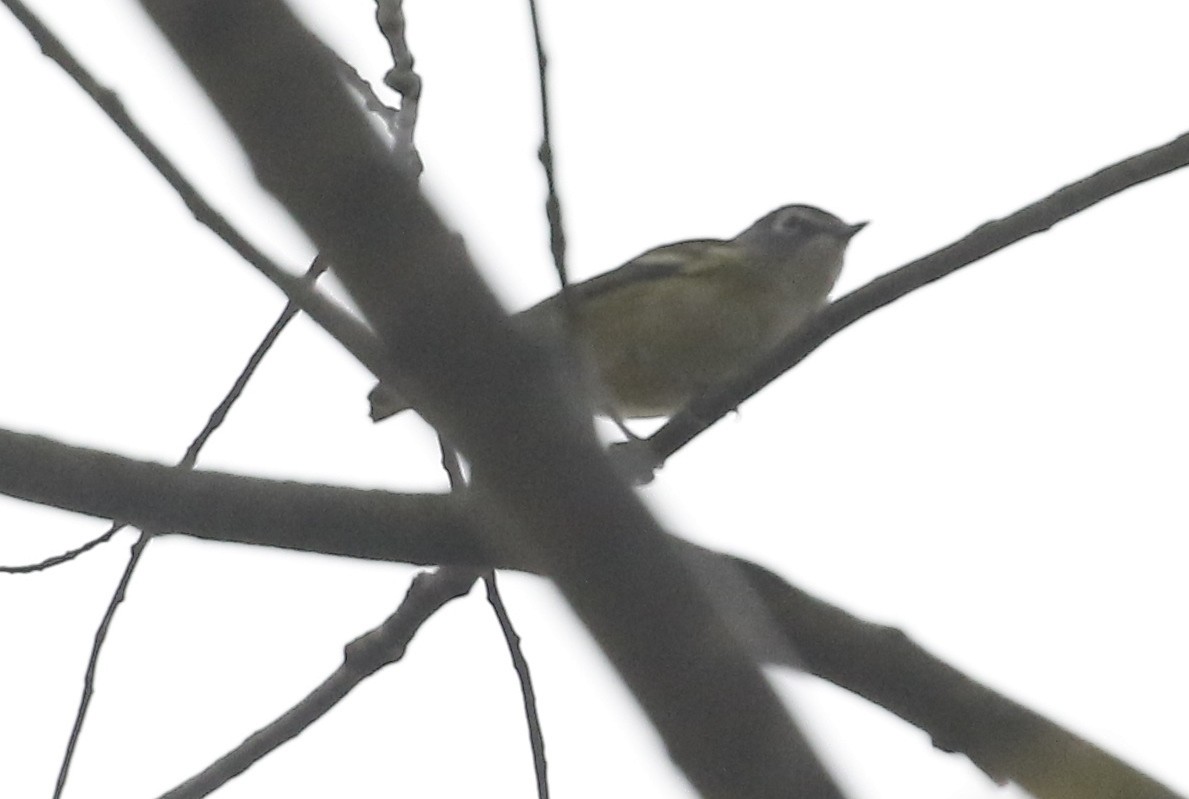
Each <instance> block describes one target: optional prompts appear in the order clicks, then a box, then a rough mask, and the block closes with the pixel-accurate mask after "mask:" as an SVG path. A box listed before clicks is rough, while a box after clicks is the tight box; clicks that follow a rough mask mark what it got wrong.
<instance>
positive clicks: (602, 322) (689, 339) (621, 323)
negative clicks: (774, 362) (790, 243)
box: [584, 285, 793, 418]
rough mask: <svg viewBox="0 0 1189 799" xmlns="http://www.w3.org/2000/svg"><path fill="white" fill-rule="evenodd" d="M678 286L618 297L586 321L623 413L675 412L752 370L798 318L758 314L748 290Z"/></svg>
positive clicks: (607, 385) (593, 350)
mask: <svg viewBox="0 0 1189 799" xmlns="http://www.w3.org/2000/svg"><path fill="white" fill-rule="evenodd" d="M680 288H682V290H681V291H671V292H669V293H668V294H667V295H666V296H664V297H661V298H658V297H657V296H656V294H655V292H641V293H640V295H639V296H638V297H635V298H624V297H620V298H618V299H617V301H616V303H615V306H616V307H615V314H614V315H613V316H612V315H608V318H598V317H597V316H591V317H589V318H588V319H587V320H584V321H585V322H587V324H585V325H584V327H585V330H584V332H585V334H586V335H585V339H586V344H587V347H588V355H589V356H590V357H591V358H592V360H593V362H594V364H595V367H596V371H597V373H598V377H599V379H600V382H601V383H602V389H603V391H602V392H601V393H602V394H603V395H604V397H605V398H606V399H607V400H609V402H610V404H611V405H612V406H613V408H614V410H616V412H618V413H619V414H620V415H621V416H623V417H627V418H632V417H649V416H667V415H671V414H672V413H674V412H676V411H677V410H679V409H680V408H681V407H682V406H683V405H685V404H686V403H687V402H688V401H689V400H691V399H693V397H695V396H696V395H697V394H699V393H701V392H703V391H705V390H706V389H708V388H710V387H711V386H713V385H715V384H717V383H721V382H722V381H724V380H726V379H728V378H730V377H733V376H734V375H736V374H738V373H739V372H740V371H742V370H743V369H745V368H747V367H748V366H749V365H751V364H752V363H753V362H754V361H755V360H756V358H758V357H759V356H760V355H762V354H764V353H766V352H767V351H768V350H770V349H771V347H772V346H773V345H775V344H776V343H777V342H778V341H779V340H780V339H781V338H782V337H783V336H784V334H785V333H787V332H788V330H790V329H791V324H790V322H792V321H793V320H790V319H789V318H788V317H786V316H784V315H783V314H782V315H781V317H780V318H779V319H770V318H762V315H759V314H756V313H755V312H754V310H755V307H756V306H755V305H754V303H753V302H751V301H750V299H749V298H748V297H747V296H746V295H743V296H740V297H739V298H737V300H736V301H731V302H724V301H723V299H722V297H721V294H720V293H719V292H709V291H702V290H701V289H700V287H699V286H697V285H693V286H687V287H680ZM658 299H660V300H663V302H660V301H658ZM625 300H627V301H625ZM592 310H594V311H595V312H596V313H597V310H598V309H597V308H595V309H592ZM790 310H792V309H790Z"/></svg>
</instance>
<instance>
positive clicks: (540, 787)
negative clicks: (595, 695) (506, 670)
mask: <svg viewBox="0 0 1189 799" xmlns="http://www.w3.org/2000/svg"><path fill="white" fill-rule="evenodd" d="M483 582H484V584H485V585H486V586H487V603H488V604H489V605H491V609H492V611H493V612H494V613H495V617H496V618H497V619H499V623H500V631H501V632H503V634H504V644H505V646H507V647H508V654H509V655H511V656H512V668H513V669H515V670H516V678H517V680H519V682H520V696H521V698H522V699H523V701H524V718H525V721H527V722H528V739H529V742H530V743H531V745H532V752H533V773H534V774H535V775H536V777H537V796H538V798H539V799H549V777H548V774H547V762H546V760H545V736H544V735H543V734H542V733H541V716H540V714H539V713H538V712H537V693H536V691H534V690H533V677H532V673H531V672H530V671H529V666H528V658H526V657H525V656H524V651H523V650H522V649H521V647H520V635H519V634H518V633H517V632H516V628H515V627H514V626H513V625H512V617H511V616H510V615H509V614H508V608H507V607H506V606H505V605H504V599H503V597H502V596H500V591H499V587H498V586H497V585H496V582H495V572H494V571H489V572H487V573H486V574H484V575H483Z"/></svg>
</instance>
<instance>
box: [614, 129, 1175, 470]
mask: <svg viewBox="0 0 1189 799" xmlns="http://www.w3.org/2000/svg"><path fill="white" fill-rule="evenodd" d="M1186 165H1189V133H1187V134H1183V135H1181V136H1178V137H1177V138H1176V139H1174V140H1172V141H1170V142H1169V143H1168V144H1164V145H1161V146H1159V147H1155V148H1153V149H1151V150H1148V151H1146V152H1143V153H1140V154H1138V155H1134V156H1131V157H1130V158H1125V159H1123V160H1122V161H1119V162H1118V163H1115V164H1113V165H1111V166H1108V167H1106V168H1105V169H1102V170H1100V171H1098V172H1095V173H1094V174H1093V175H1090V176H1089V177H1086V178H1083V179H1081V180H1079V181H1077V182H1075V183H1071V184H1069V185H1068V186H1066V187H1064V188H1062V189H1058V190H1057V191H1055V192H1053V193H1052V194H1051V195H1049V196H1048V197H1045V198H1044V199H1042V200H1038V201H1037V202H1034V203H1032V204H1031V205H1027V206H1025V207H1023V208H1021V209H1020V210H1019V211H1016V212H1015V213H1013V214H1010V215H1008V216H1006V217H1004V218H1003V219H999V220H995V221H992V222H987V223H985V224H983V225H981V226H980V227H979V228H977V229H976V230H974V231H973V232H972V233H970V234H969V235H967V236H965V237H964V238H962V239H959V240H958V241H956V242H954V243H953V244H950V245H949V246H947V247H943V248H942V249H940V250H937V251H936V252H934V253H931V254H929V255H926V256H925V257H923V258H919V259H917V260H915V261H913V262H911V263H909V264H906V265H905V266H902V267H900V268H899V269H896V270H893V271H891V272H889V273H887V274H886V275H883V276H881V277H877V278H876V279H875V280H872V281H871V282H870V283H868V284H867V285H865V286H863V287H861V288H859V289H856V290H855V291H852V292H851V293H850V294H847V295H846V296H844V297H840V298H839V299H838V300H836V301H835V302H832V303H830V305H828V306H826V308H825V309H823V311H822V312H821V313H820V314H818V315H817V316H816V317H815V318H813V319H811V320H810V321H809V323H808V324H806V325H805V326H804V327H802V328H801V329H799V330H798V331H797V332H795V333H793V334H792V335H791V336H789V337H788V338H787V339H786V340H785V341H784V343H783V344H782V345H781V346H780V347H779V348H777V350H776V351H775V352H774V353H773V354H772V355H770V356H769V357H767V358H765V359H764V360H763V361H762V362H761V363H759V364H757V365H756V367H755V368H754V369H752V370H751V371H750V372H749V373H748V374H746V375H743V376H741V377H740V378H738V379H737V380H734V381H732V382H731V383H729V384H725V385H723V386H720V387H718V388H716V389H714V390H713V391H711V392H709V393H707V394H705V395H703V396H702V397H699V398H697V399H695V400H694V401H693V402H691V403H690V404H689V405H688V406H687V407H686V408H684V409H683V410H682V411H681V412H680V413H678V414H676V415H675V416H673V417H672V418H671V419H669V421H668V422H667V423H666V424H665V426H664V427H662V428H661V429H660V430H658V431H657V432H656V433H654V434H653V435H652V436H650V437H649V438H648V439H647V442H648V449H649V450H650V452H651V454H652V455H653V456H654V457H655V460H654V463H653V465H654V466H656V467H659V466H660V465H661V464H663V463H664V462H665V460H666V459H667V458H668V457H669V456H671V455H672V454H673V453H674V452H676V451H677V450H679V449H681V448H682V447H683V446H685V445H686V444H688V443H689V442H690V441H692V440H693V439H694V438H696V437H697V436H698V435H699V434H701V432H702V431H703V430H706V429H707V428H708V427H710V426H711V425H712V424H714V423H715V422H717V421H718V420H719V419H721V418H722V417H723V416H726V415H727V414H728V413H730V412H731V411H732V410H734V409H735V408H737V407H739V405H740V404H741V403H742V402H744V401H745V400H747V399H748V398H749V397H751V396H752V395H754V394H755V393H756V392H757V391H759V390H760V389H762V388H763V387H764V386H766V385H768V384H769V383H771V382H772V381H773V380H775V379H776V378H777V377H779V376H780V375H782V374H784V373H785V372H787V371H788V370H789V369H792V368H793V367H794V366H796V365H797V364H798V363H800V362H801V361H803V360H804V359H805V358H806V357H808V356H809V354H810V353H811V352H813V351H814V350H816V349H817V348H818V347H820V346H821V345H822V344H824V343H825V342H826V340H828V339H829V338H830V337H831V336H833V335H835V334H836V333H838V332H840V331H842V330H844V329H846V328H847V327H849V326H850V325H852V324H854V323H855V322H857V321H858V320H860V319H862V318H863V317H864V316H867V315H868V314H870V313H873V312H875V311H877V310H879V309H880V308H883V307H884V306H887V305H890V304H891V303H893V302H895V301H896V300H898V299H900V298H901V297H904V296H906V295H908V294H910V293H912V292H913V291H916V290H917V289H919V288H922V287H924V286H927V285H929V284H930V283H932V282H934V281H937V280H940V279H941V278H943V277H945V276H946V275H949V274H952V273H954V272H956V271H958V270H959V269H961V268H962V267H964V266H968V265H970V264H972V263H974V262H975V261H978V260H980V259H982V258H985V257H987V256H988V255H990V254H992V253H994V252H998V251H999V250H1002V249H1004V248H1006V247H1009V246H1011V245H1012V244H1015V243H1016V242H1018V241H1022V240H1023V239H1026V238H1028V237H1029V236H1033V235H1036V234H1037V233H1043V232H1044V231H1046V230H1048V229H1049V228H1051V227H1053V225H1056V224H1057V223H1058V222H1060V221H1062V220H1063V219H1068V218H1069V217H1071V216H1073V215H1074V214H1077V213H1080V212H1081V211H1084V210H1086V209H1087V208H1090V207H1091V206H1093V205H1096V204H1098V203H1100V202H1102V201H1103V200H1105V199H1107V198H1108V197H1113V196H1114V195H1116V194H1119V193H1121V192H1123V191H1126V190H1127V189H1129V188H1132V187H1133V186H1138V185H1139V184H1141V183H1144V182H1145V181H1149V180H1152V179H1153V178H1157V177H1160V176H1161V175H1166V174H1168V173H1169V172H1173V171H1175V170H1178V169H1181V168H1183V167H1185V166H1186ZM633 443H634V442H633Z"/></svg>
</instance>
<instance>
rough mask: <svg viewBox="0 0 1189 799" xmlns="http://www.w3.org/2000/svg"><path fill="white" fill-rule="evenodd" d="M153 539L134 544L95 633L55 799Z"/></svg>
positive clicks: (144, 538) (58, 798)
mask: <svg viewBox="0 0 1189 799" xmlns="http://www.w3.org/2000/svg"><path fill="white" fill-rule="evenodd" d="M150 538H152V536H150V535H148V534H147V533H144V532H142V533H141V534H140V537H139V538H137V539H136V543H135V544H133V545H132V551H131V553H130V555H129V557H128V562H127V563H126V564H124V573H123V574H121V575H120V582H119V583H118V584H117V585H116V590H115V591H114V592H113V593H112V596H111V599H110V600H109V601H108V603H107V610H106V611H104V613H103V619H102V620H101V621H100V622H99V628H98V629H97V630H96V631H95V640H94V641H93V642H92V644H91V654H90V657H88V658H87V671H86V674H84V675H83V695H82V697H81V698H80V699H79V703H78V710H77V711H76V712H75V714H74V726H72V727H71V729H70V737H69V738H68V739H67V741H66V751H65V753H63V755H62V763H61V764H60V765H59V766H58V780H57V782H56V783H55V784H54V799H61V796H62V791H63V790H65V789H66V777H67V775H68V774H69V773H70V765H71V763H73V762H74V752H75V750H76V749H77V748H78V742H79V740H81V738H82V733H83V721H84V720H85V719H86V718H87V709H88V708H90V706H91V697H92V696H94V695H95V672H96V671H97V670H98V669H99V654H100V653H101V652H102V651H103V645H104V643H106V641H107V632H108V630H110V629H111V623H112V620H113V619H114V618H115V616H116V610H117V609H118V608H119V607H120V604H121V603H122V602H123V601H124V597H125V595H126V593H127V591H128V583H129V582H131V580H132V575H133V574H134V573H135V572H136V566H137V564H139V563H140V558H141V556H142V555H143V554H144V551H145V547H147V546H148V544H149V539H150Z"/></svg>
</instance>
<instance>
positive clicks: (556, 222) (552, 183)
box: [528, 0, 570, 291]
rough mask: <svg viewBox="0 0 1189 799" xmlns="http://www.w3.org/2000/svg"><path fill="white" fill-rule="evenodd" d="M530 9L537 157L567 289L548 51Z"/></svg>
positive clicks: (533, 6) (532, 5)
mask: <svg viewBox="0 0 1189 799" xmlns="http://www.w3.org/2000/svg"><path fill="white" fill-rule="evenodd" d="M528 10H529V15H530V16H531V18H532V22H533V42H534V43H535V44H536V49H537V86H538V87H539V88H540V90H541V147H540V149H538V150H537V157H538V158H540V159H541V166H542V167H544V169H545V185H546V187H547V189H548V192H549V195H548V197H546V199H545V217H546V218H547V219H548V220H549V250H550V252H551V253H552V254H553V267H554V269H556V270H557V278H558V280H560V281H561V287H562V290H563V291H565V289H566V287H567V286H568V285H569V284H570V276H569V269H568V267H567V265H566V228H565V225H564V224H563V222H562V213H561V197H560V196H559V195H558V192H557V178H556V177H555V175H554V170H553V136H552V133H551V132H550V125H549V116H550V114H549V83H548V66H549V59H548V58H547V57H546V55H545V42H544V40H543V38H542V36H541V20H540V16H539V15H538V13H537V3H536V0H528Z"/></svg>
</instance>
